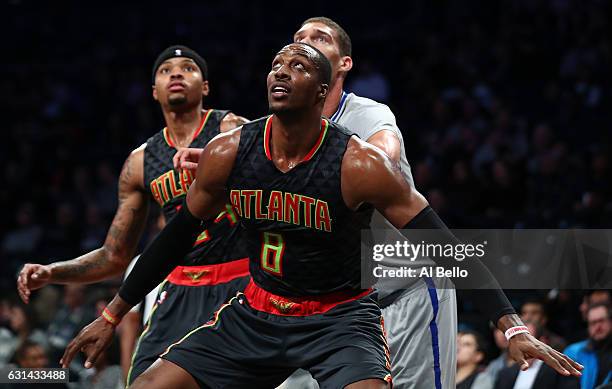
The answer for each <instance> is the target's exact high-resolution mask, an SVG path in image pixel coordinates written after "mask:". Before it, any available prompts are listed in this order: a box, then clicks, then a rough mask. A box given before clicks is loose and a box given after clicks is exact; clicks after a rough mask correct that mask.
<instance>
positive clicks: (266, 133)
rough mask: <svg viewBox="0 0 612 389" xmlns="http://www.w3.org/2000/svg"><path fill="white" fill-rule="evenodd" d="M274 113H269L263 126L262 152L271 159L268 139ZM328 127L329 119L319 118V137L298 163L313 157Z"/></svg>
mask: <svg viewBox="0 0 612 389" xmlns="http://www.w3.org/2000/svg"><path fill="white" fill-rule="evenodd" d="M273 116H274V115H270V117H268V119H266V126H265V127H264V153H265V154H266V158H268V160H270V161H271V160H272V151H271V149H270V139H271V138H272V131H271V130H272V117H273ZM328 128H329V121H328V120H327V119H321V132H320V133H319V138H318V139H317V141H316V142H315V144H314V145H313V146H312V148H311V149H310V151H309V152H308V154H306V155H305V156H304V158H302V160H301V161H300V163H302V162H308V161H310V160H311V159H312V157H314V155H315V154H316V153H317V151H319V149H320V148H321V146H322V145H323V141H324V140H325V136H326V135H327V129H328Z"/></svg>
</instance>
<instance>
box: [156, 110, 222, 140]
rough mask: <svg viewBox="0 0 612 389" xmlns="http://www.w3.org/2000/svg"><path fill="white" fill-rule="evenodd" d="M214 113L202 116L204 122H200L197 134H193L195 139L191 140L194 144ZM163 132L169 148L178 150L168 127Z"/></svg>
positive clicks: (208, 111)
mask: <svg viewBox="0 0 612 389" xmlns="http://www.w3.org/2000/svg"><path fill="white" fill-rule="evenodd" d="M212 111H213V110H212V109H209V110H206V111H204V113H203V115H202V120H201V121H200V126H199V127H198V129H197V130H196V132H195V133H194V134H193V138H192V139H191V141H192V142H193V141H194V140H195V139H196V138H197V137H198V135H200V133H201V132H202V130H203V129H204V126H206V122H208V118H209V117H210V114H211V113H212ZM162 131H163V134H164V140H165V141H166V143H167V144H168V146H170V147H174V148H176V144H175V143H174V141H173V140H172V137H171V136H170V131H169V130H168V127H164V129H163V130H162Z"/></svg>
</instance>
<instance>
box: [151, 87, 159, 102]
mask: <svg viewBox="0 0 612 389" xmlns="http://www.w3.org/2000/svg"><path fill="white" fill-rule="evenodd" d="M152 88H153V99H154V100H155V101H159V100H158V99H157V89H155V85H153V86H152Z"/></svg>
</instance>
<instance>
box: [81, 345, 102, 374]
mask: <svg viewBox="0 0 612 389" xmlns="http://www.w3.org/2000/svg"><path fill="white" fill-rule="evenodd" d="M105 346H106V345H105V343H104V341H102V340H98V341H97V342H96V344H95V345H94V346H93V347H91V348H89V349H88V350H87V352H86V353H85V354H86V355H87V360H86V361H85V368H86V369H90V368H92V367H93V365H94V364H95V363H96V361H97V360H98V357H99V356H100V353H101V352H102V351H103V350H104V349H105Z"/></svg>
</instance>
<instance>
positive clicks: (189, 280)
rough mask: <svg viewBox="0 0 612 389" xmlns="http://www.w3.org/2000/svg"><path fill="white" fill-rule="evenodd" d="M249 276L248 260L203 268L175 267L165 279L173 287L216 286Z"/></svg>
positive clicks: (238, 260) (204, 266)
mask: <svg viewBox="0 0 612 389" xmlns="http://www.w3.org/2000/svg"><path fill="white" fill-rule="evenodd" d="M248 275H249V259H248V258H242V259H237V260H235V261H230V262H225V263H219V264H215V265H203V266H177V267H176V268H175V269H174V270H172V272H171V273H170V274H168V277H166V279H167V280H168V282H171V283H173V284H175V285H185V286H200V285H217V284H223V283H226V282H230V281H232V280H234V279H236V278H240V277H246V276H248Z"/></svg>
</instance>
